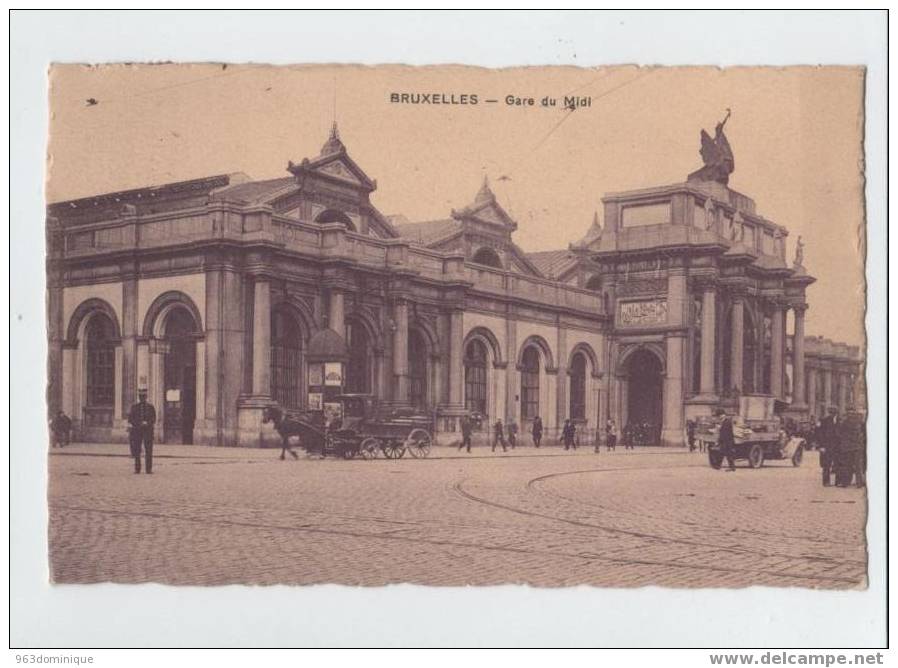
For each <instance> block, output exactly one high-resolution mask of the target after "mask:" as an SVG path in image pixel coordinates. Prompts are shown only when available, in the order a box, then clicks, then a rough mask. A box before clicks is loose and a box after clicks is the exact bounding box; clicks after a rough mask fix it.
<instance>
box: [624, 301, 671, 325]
mask: <svg viewBox="0 0 898 668" xmlns="http://www.w3.org/2000/svg"><path fill="white" fill-rule="evenodd" d="M666 322H667V300H666V299H651V300H646V301H638V302H622V303H621V305H620V324H621V325H662V324H664V323H666Z"/></svg>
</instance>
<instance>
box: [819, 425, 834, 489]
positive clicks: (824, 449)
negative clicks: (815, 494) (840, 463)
mask: <svg viewBox="0 0 898 668" xmlns="http://www.w3.org/2000/svg"><path fill="white" fill-rule="evenodd" d="M817 440H818V448H819V450H820V468H821V470H822V473H823V486H824V487H829V486H830V485H831V484H832V473H833V468H834V465H835V457H836V450H837V449H838V447H839V416H838V414H837V412H836V409H835V408H830V409H829V415H827V416H826V417H825V418H823V419H822V420H821V421H820V428H819V429H818V430H817Z"/></svg>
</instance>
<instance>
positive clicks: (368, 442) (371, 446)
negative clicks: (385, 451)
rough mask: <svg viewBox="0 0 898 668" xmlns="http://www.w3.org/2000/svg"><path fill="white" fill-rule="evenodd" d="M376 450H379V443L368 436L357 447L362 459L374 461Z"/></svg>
mask: <svg viewBox="0 0 898 668" xmlns="http://www.w3.org/2000/svg"><path fill="white" fill-rule="evenodd" d="M378 450H380V441H378V440H377V439H376V438H371V437H370V436H369V437H368V438H366V439H365V440H363V441H362V442H361V444H360V445H359V454H360V455H361V456H362V459H375V458H376V457H377V451H378Z"/></svg>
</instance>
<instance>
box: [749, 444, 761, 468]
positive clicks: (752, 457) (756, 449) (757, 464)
mask: <svg viewBox="0 0 898 668" xmlns="http://www.w3.org/2000/svg"><path fill="white" fill-rule="evenodd" d="M748 465H749V466H751V467H752V468H753V469H759V468H761V467H762V466H763V465H764V447H763V446H762V445H761V444H760V443H755V444H754V445H753V446H751V449H750V450H749V451H748Z"/></svg>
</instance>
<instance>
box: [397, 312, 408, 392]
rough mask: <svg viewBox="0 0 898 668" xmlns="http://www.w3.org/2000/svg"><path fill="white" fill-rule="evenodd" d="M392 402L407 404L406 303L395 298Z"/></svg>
mask: <svg viewBox="0 0 898 668" xmlns="http://www.w3.org/2000/svg"><path fill="white" fill-rule="evenodd" d="M393 324H394V326H395V328H396V329H395V330H394V332H393V383H394V385H393V392H394V394H393V401H394V403H396V404H403V405H404V404H407V403H408V401H409V398H408V302H407V301H406V300H405V299H404V298H397V299H396V300H395V301H394V302H393Z"/></svg>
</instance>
